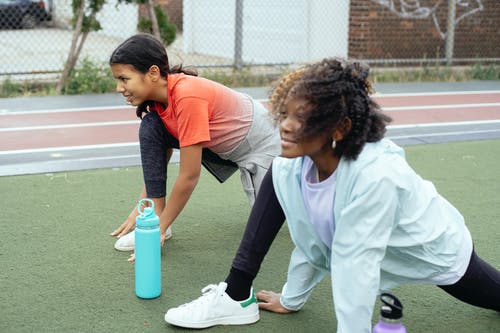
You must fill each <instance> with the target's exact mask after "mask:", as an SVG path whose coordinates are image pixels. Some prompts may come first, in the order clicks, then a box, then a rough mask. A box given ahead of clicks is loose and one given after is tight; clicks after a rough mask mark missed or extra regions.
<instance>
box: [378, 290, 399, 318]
mask: <svg viewBox="0 0 500 333" xmlns="http://www.w3.org/2000/svg"><path fill="white" fill-rule="evenodd" d="M380 300H381V301H382V303H384V304H383V305H382V306H381V308H380V316H381V317H382V318H386V319H392V320H397V319H401V318H402V317H403V304H401V302H400V301H399V299H398V298H397V297H396V296H394V295H392V294H389V293H382V294H381V295H380Z"/></svg>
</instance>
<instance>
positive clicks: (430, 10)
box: [349, 0, 500, 59]
mask: <svg viewBox="0 0 500 333" xmlns="http://www.w3.org/2000/svg"><path fill="white" fill-rule="evenodd" d="M388 3H390V2H389V1H381V0H351V5H350V17H349V57H352V58H358V59H420V58H431V59H433V58H444V57H445V44H446V37H445V35H444V34H445V33H446V28H447V15H448V5H447V3H448V1H438V0H434V1H431V0H427V1H426V0H421V1H419V2H418V3H419V4H420V7H419V8H415V7H414V8H405V7H404V4H405V1H393V2H392V4H393V7H392V8H388V7H387V6H384V4H388ZM406 3H408V1H406ZM409 3H415V2H414V1H410V2H409ZM481 7H482V8H481ZM461 16H464V17H463V18H462V19H461V20H460V21H459V22H458V23H457V25H456V27H455V42H454V44H455V47H454V52H453V56H454V57H455V58H477V57H480V58H487V57H495V58H499V57H500V28H499V26H500V1H498V0H462V1H459V0H457V11H456V18H457V19H458V18H460V17H461Z"/></svg>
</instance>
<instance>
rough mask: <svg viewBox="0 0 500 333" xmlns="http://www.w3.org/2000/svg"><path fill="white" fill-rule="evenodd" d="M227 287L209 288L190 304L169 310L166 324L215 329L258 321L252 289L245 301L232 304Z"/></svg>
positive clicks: (257, 307)
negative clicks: (215, 327) (221, 326)
mask: <svg viewBox="0 0 500 333" xmlns="http://www.w3.org/2000/svg"><path fill="white" fill-rule="evenodd" d="M226 288H227V283H225V282H220V283H219V284H218V285H215V284H211V285H208V286H206V287H205V288H203V289H202V290H201V293H202V295H201V296H200V297H199V298H197V299H195V300H194V301H192V302H189V303H186V304H183V305H181V306H179V307H177V308H172V309H170V310H168V311H167V313H166V314H165V321H166V322H167V323H169V324H172V325H175V326H180V327H186V328H207V327H211V326H216V325H246V324H252V323H255V322H256V321H258V320H259V306H258V304H257V298H256V297H255V294H254V291H253V288H252V290H251V291H250V296H249V297H248V299H246V300H244V301H234V300H233V299H232V298H231V297H229V295H228V294H227V293H226Z"/></svg>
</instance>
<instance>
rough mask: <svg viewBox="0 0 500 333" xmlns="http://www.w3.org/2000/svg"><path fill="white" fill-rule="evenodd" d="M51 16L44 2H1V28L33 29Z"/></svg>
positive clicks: (19, 0)
mask: <svg viewBox="0 0 500 333" xmlns="http://www.w3.org/2000/svg"><path fill="white" fill-rule="evenodd" d="M51 19H52V18H51V15H50V13H49V12H48V10H47V8H46V7H45V2H44V1H42V0H36V1H35V0H0V27H2V28H15V29H33V28H34V27H36V26H37V25H38V24H40V23H41V22H45V21H50V20H51Z"/></svg>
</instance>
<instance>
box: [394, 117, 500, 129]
mask: <svg viewBox="0 0 500 333" xmlns="http://www.w3.org/2000/svg"><path fill="white" fill-rule="evenodd" d="M498 123H500V119H498V120H474V121H455V122H442V123H420V124H402V125H388V126H387V129H402V128H425V127H443V126H467V125H486V124H498Z"/></svg>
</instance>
